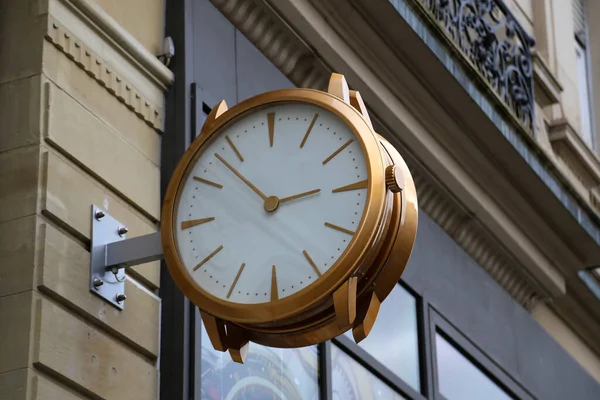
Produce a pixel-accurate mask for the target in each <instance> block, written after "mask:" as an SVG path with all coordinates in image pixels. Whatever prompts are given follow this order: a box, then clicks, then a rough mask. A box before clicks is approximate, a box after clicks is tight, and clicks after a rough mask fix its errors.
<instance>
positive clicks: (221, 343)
mask: <svg viewBox="0 0 600 400" xmlns="http://www.w3.org/2000/svg"><path fill="white" fill-rule="evenodd" d="M200 316H201V317H202V324H203V325H204V329H205V330H206V333H207V334H208V338H209V339H210V342H211V343H212V345H213V347H214V348H215V350H218V351H226V350H227V334H226V332H225V322H223V320H222V319H219V318H215V317H213V316H212V315H210V314H207V313H205V312H204V311H202V310H200Z"/></svg>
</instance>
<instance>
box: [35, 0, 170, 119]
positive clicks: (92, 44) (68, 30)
mask: <svg viewBox="0 0 600 400" xmlns="http://www.w3.org/2000/svg"><path fill="white" fill-rule="evenodd" d="M129 1H131V0H129ZM75 2H76V3H78V4H80V3H88V4H94V1H93V0H76V1H75ZM49 3H50V7H49V14H50V16H49V21H48V22H49V23H48V27H47V28H48V30H47V32H46V39H47V40H51V41H52V42H53V43H55V44H56V45H57V46H59V47H60V48H62V49H63V50H64V51H65V52H66V54H68V55H69V57H72V58H73V59H74V61H75V62H77V63H81V66H82V67H83V68H85V69H86V70H87V71H88V72H89V73H91V74H93V75H94V76H95V77H96V78H97V79H98V80H99V81H100V82H103V84H105V85H106V86H107V87H108V88H109V89H112V90H115V91H118V92H121V89H124V85H121V83H123V84H124V83H128V84H130V85H131V86H132V87H133V88H135V90H137V91H138V92H139V93H140V95H141V97H142V98H144V99H146V100H147V101H148V102H149V103H150V105H151V106H152V107H157V108H159V109H162V105H163V102H164V91H165V89H166V88H167V86H166V85H165V82H164V81H163V80H162V78H160V77H158V76H156V75H154V74H153V73H149V72H150V71H149V68H148V66H147V65H146V63H145V62H144V65H141V64H140V60H139V58H137V57H135V56H133V55H132V54H130V53H128V52H127V51H125V50H124V49H123V47H121V46H120V45H119V42H123V41H128V39H127V37H125V36H122V35H117V36H115V35H113V34H112V33H108V32H106V31H102V28H101V29H97V28H96V26H95V25H93V24H90V20H89V19H88V18H87V17H86V16H85V15H83V14H81V13H79V12H74V9H73V8H72V7H71V6H70V4H72V3H73V2H70V1H69V2H67V1H65V0H49ZM96 16H97V15H96ZM104 22H106V21H104ZM140 22H141V21H140ZM104 33H107V34H108V35H105V34H104ZM128 36H131V35H128ZM130 44H131V43H130ZM77 45H79V46H80V47H77ZM138 46H139V48H138V47H137V46H135V45H133V47H135V48H136V52H138V53H139V52H140V51H144V54H145V55H146V56H148V54H147V53H146V50H145V49H144V48H143V47H142V46H141V45H139V44H138ZM81 50H83V52H82V51H81ZM86 50H87V53H86ZM88 53H89V54H90V55H89V56H88V55H87V54H88ZM147 58H148V59H151V60H152V61H153V62H154V63H157V64H158V65H159V66H160V68H161V71H162V72H165V71H164V70H166V68H165V67H164V66H162V64H160V62H158V61H157V60H156V57H155V55H153V54H151V55H150V56H148V57H147ZM98 63H99V64H98ZM167 71H168V70H167ZM154 72H157V73H158V71H156V70H155V71H154ZM117 77H119V78H121V79H122V81H120V82H117V81H116V78H117ZM117 94H120V93H117Z"/></svg>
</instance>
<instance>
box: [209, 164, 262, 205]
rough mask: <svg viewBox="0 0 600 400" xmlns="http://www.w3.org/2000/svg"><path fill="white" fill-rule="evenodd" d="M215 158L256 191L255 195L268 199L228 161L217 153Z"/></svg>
mask: <svg viewBox="0 0 600 400" xmlns="http://www.w3.org/2000/svg"><path fill="white" fill-rule="evenodd" d="M215 157H217V160H219V161H221V162H222V163H223V164H224V165H225V166H226V167H227V168H229V170H230V171H231V172H233V173H234V174H235V175H236V176H237V177H238V178H240V179H241V180H242V182H244V183H245V184H246V185H248V187H249V188H250V189H252V190H253V191H254V193H256V194H257V195H259V196H260V198H261V199H263V200H266V199H267V196H265V194H264V193H263V192H261V191H260V190H258V188H257V187H256V186H254V185H253V184H252V183H251V182H250V181H249V180H248V179H246V178H244V176H243V175H242V174H240V173H239V171H238V170H237V169H235V168H233V166H232V165H231V164H229V163H228V162H227V161H225V159H224V158H223V157H221V156H220V155H218V154H217V153H215Z"/></svg>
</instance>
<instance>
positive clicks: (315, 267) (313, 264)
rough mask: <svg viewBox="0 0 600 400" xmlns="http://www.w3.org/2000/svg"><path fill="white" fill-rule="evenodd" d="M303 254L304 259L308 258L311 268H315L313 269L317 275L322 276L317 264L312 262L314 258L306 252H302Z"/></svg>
mask: <svg viewBox="0 0 600 400" xmlns="http://www.w3.org/2000/svg"><path fill="white" fill-rule="evenodd" d="M302 254H304V257H306V260H307V261H308V263H309V264H310V266H311V267H313V269H314V270H315V272H316V273H317V275H318V276H321V271H319V268H317V264H315V262H314V261H313V260H312V258H310V256H309V255H308V253H307V252H306V250H302Z"/></svg>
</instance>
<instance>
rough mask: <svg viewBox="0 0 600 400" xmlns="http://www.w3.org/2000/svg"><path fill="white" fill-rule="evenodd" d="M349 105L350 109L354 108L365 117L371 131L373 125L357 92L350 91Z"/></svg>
mask: <svg viewBox="0 0 600 400" xmlns="http://www.w3.org/2000/svg"><path fill="white" fill-rule="evenodd" d="M350 104H351V105H352V107H354V108H356V109H357V110H358V111H359V112H360V113H361V114H362V116H363V117H365V120H366V121H367V123H368V124H369V126H370V127H371V129H373V124H372V123H371V118H370V117H369V112H368V111H367V106H366V105H365V102H364V101H363V99H362V96H361V95H360V93H358V90H351V91H350Z"/></svg>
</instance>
